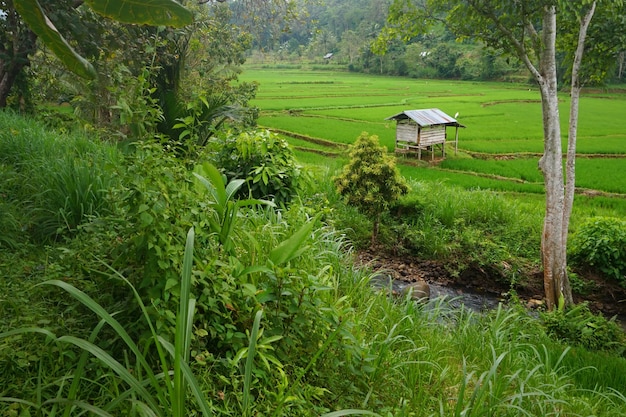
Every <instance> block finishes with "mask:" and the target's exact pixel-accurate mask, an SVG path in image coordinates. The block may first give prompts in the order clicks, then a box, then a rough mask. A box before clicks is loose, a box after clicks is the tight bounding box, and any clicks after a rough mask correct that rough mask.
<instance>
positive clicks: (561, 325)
mask: <svg viewBox="0 0 626 417" xmlns="http://www.w3.org/2000/svg"><path fill="white" fill-rule="evenodd" d="M542 318H543V322H544V325H545V327H546V331H547V333H548V334H549V335H550V336H551V337H553V338H555V339H557V340H561V341H563V342H565V343H567V344H570V345H573V346H581V347H584V348H586V349H589V350H593V351H607V352H611V353H616V354H623V353H624V343H626V334H625V333H624V330H623V329H622V328H621V327H620V325H619V324H618V323H616V322H615V320H614V319H611V320H607V319H606V318H605V317H604V316H602V315H599V314H593V313H592V312H591V311H590V310H589V307H588V306H587V304H586V303H583V304H579V305H576V306H574V307H571V308H567V309H563V308H559V309H555V310H554V311H551V312H547V313H544V314H543V315H542Z"/></svg>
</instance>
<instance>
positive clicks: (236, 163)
mask: <svg viewBox="0 0 626 417" xmlns="http://www.w3.org/2000/svg"><path fill="white" fill-rule="evenodd" d="M216 145H218V146H219V148H220V150H219V151H218V152H217V155H216V161H215V164H216V165H217V166H218V167H219V168H221V170H222V171H223V172H224V173H225V174H226V176H227V178H228V181H230V180H233V179H245V180H246V183H245V184H244V185H243V187H241V189H240V190H239V192H238V194H237V196H238V197H239V198H248V197H251V198H257V199H269V200H273V201H274V202H275V203H276V204H286V203H289V202H290V201H291V200H292V199H293V198H294V197H295V196H296V195H297V194H298V192H299V191H300V190H301V189H302V187H303V186H304V184H305V182H306V180H305V177H304V174H303V173H302V172H301V170H300V166H299V165H298V164H297V162H296V158H295V155H294V153H293V151H292V150H291V148H290V147H289V144H288V143H287V141H285V140H284V139H281V138H279V137H278V136H277V135H275V134H272V133H270V132H269V131H267V130H264V131H263V130H260V131H253V132H244V133H241V134H239V135H237V136H235V137H229V138H227V139H226V140H225V141H223V142H219V143H217V144H216Z"/></svg>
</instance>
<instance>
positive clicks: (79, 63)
mask: <svg viewBox="0 0 626 417" xmlns="http://www.w3.org/2000/svg"><path fill="white" fill-rule="evenodd" d="M87 4H89V6H90V7H91V8H93V9H94V10H95V11H96V12H98V13H100V14H101V15H103V16H107V17H110V18H113V19H116V20H119V21H123V22H126V23H137V24H151V25H154V26H157V25H172V26H177V27H180V26H184V25H188V24H190V23H191V22H192V21H193V15H192V14H191V12H190V11H189V10H187V9H185V8H184V7H183V6H182V5H180V4H179V3H177V2H176V1H173V0H158V1H154V0H150V1H145V0H142V1H126V0H117V1H113V2H110V1H107V2H104V3H103V2H97V1H87ZM15 8H16V9H17V10H18V11H19V13H20V15H21V16H22V18H23V19H24V21H25V22H26V23H27V24H28V25H29V26H30V28H31V30H32V31H33V32H35V33H36V34H37V36H39V38H40V39H41V40H42V41H43V42H44V43H45V44H46V45H47V46H48V47H49V48H50V49H51V50H52V51H53V52H54V53H55V54H56V56H57V57H58V58H59V59H60V60H61V62H63V64H64V65H65V66H67V68H68V69H69V70H71V71H72V72H74V73H75V74H77V75H79V76H81V77H85V78H95V77H96V76H97V74H96V71H95V69H94V68H93V66H92V65H91V64H90V63H89V62H88V61H87V60H85V59H84V58H83V57H81V56H80V55H79V54H78V53H77V52H76V51H75V50H74V49H73V48H72V47H71V46H70V44H69V43H68V42H67V41H66V40H65V38H63V36H62V35H61V34H60V33H59V31H58V30H57V29H56V27H55V26H54V25H53V24H52V23H51V22H50V20H49V19H48V16H46V14H45V12H44V11H43V9H42V8H41V6H40V4H39V1H38V0H16V1H15Z"/></svg>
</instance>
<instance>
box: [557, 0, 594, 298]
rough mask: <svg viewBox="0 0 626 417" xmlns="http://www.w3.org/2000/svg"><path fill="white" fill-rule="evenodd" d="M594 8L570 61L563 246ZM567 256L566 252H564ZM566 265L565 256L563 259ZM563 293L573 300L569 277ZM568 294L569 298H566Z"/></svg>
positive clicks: (584, 22) (573, 185) (573, 187)
mask: <svg viewBox="0 0 626 417" xmlns="http://www.w3.org/2000/svg"><path fill="white" fill-rule="evenodd" d="M595 9H596V2H595V1H594V2H593V3H592V4H591V6H590V8H589V10H588V11H587V13H585V15H584V16H583V18H582V20H581V21H580V31H579V33H578V45H577V47H576V52H575V53H574V60H573V63H572V81H571V83H572V87H571V92H570V97H571V102H570V113H569V129H568V137H567V163H566V167H565V176H566V183H565V206H564V210H563V225H562V227H563V229H562V231H561V233H562V240H563V247H564V248H567V237H568V233H569V222H570V218H571V215H572V207H573V205H574V193H575V191H576V140H577V137H578V108H579V103H580V89H581V84H580V76H579V74H580V66H581V63H582V59H583V53H584V50H585V40H586V38H587V29H588V28H589V24H590V23H591V19H592V18H593V14H594V12H595ZM564 256H567V253H565V254H564ZM565 263H566V265H567V258H566V260H565ZM563 286H564V294H565V301H566V303H570V302H573V300H572V299H571V294H572V290H571V287H570V283H569V279H566V280H564V282H563ZM568 295H569V298H568Z"/></svg>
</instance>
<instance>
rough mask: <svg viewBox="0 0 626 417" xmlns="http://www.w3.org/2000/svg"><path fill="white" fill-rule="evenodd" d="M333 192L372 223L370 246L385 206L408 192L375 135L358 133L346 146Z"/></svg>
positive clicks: (374, 239) (391, 160)
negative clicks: (346, 158) (347, 158)
mask: <svg viewBox="0 0 626 417" xmlns="http://www.w3.org/2000/svg"><path fill="white" fill-rule="evenodd" d="M335 186H336V187H337V192H338V193H339V194H340V195H341V196H342V197H343V198H344V199H345V201H346V203H347V204H349V205H351V206H354V207H356V208H358V209H359V210H360V211H361V212H363V213H364V214H366V215H368V216H371V218H372V219H373V220H374V230H373V231H372V246H373V245H374V244H375V243H376V237H377V235H378V225H379V224H380V216H381V214H382V213H384V212H385V211H386V210H388V209H389V205H390V204H391V203H393V202H394V201H396V200H397V199H398V198H399V197H400V196H401V195H404V194H406V193H407V192H408V191H409V187H408V186H407V185H406V182H405V181H404V178H402V177H401V176H400V173H399V172H398V169H397V168H396V163H395V158H394V157H393V156H390V155H387V152H386V149H385V147H383V146H380V145H379V143H378V136H369V135H368V134H367V132H363V133H361V136H359V137H358V139H357V140H356V142H355V143H354V144H353V145H352V146H351V147H350V162H349V163H348V164H347V165H346V166H344V168H343V171H342V173H341V174H340V175H339V176H338V177H336V178H335Z"/></svg>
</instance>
